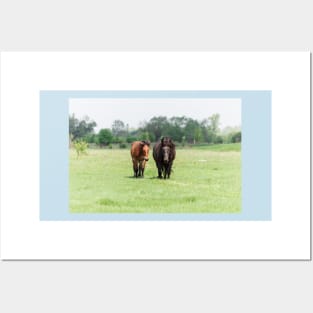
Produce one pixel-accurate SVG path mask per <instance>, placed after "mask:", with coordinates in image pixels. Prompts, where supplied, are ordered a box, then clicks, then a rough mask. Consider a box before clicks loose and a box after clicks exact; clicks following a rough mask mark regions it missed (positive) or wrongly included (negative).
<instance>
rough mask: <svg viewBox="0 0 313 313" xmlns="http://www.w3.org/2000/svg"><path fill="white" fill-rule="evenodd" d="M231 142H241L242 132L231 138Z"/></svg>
mask: <svg viewBox="0 0 313 313" xmlns="http://www.w3.org/2000/svg"><path fill="white" fill-rule="evenodd" d="M231 142H232V143H235V142H241V132H237V133H234V134H233V135H232V137H231Z"/></svg>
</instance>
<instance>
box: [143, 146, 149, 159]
mask: <svg viewBox="0 0 313 313" xmlns="http://www.w3.org/2000/svg"><path fill="white" fill-rule="evenodd" d="M142 154H143V159H144V160H145V161H147V162H148V161H149V146H148V145H146V144H145V145H144V146H143V147H142Z"/></svg>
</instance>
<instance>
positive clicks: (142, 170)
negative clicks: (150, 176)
mask: <svg viewBox="0 0 313 313" xmlns="http://www.w3.org/2000/svg"><path fill="white" fill-rule="evenodd" d="M145 167H146V161H145V160H143V161H141V162H140V166H139V168H140V169H141V177H143V173H144V171H145Z"/></svg>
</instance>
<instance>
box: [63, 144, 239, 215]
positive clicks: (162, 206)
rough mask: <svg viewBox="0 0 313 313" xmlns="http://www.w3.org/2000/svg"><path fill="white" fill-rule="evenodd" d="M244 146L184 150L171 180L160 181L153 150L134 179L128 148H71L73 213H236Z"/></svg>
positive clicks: (178, 152)
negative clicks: (79, 150)
mask: <svg viewBox="0 0 313 313" xmlns="http://www.w3.org/2000/svg"><path fill="white" fill-rule="evenodd" d="M240 154H241V153H240V144H228V145H226V144H225V145H223V144H221V145H213V146H199V147H193V148H188V147H187V148H179V149H177V151H176V160H175V161H174V166H173V173H172V176H171V178H170V179H169V180H164V179H158V178H156V176H157V169H156V166H155V163H154V160H153V157H152V151H151V152H150V160H149V162H148V163H147V166H146V170H145V177H144V178H137V179H136V178H133V170H132V162H131V157H130V152H129V150H128V149H112V150H109V149H89V150H88V155H83V156H81V157H79V158H77V157H76V153H75V151H74V150H70V152H69V156H70V165H69V167H70V173H69V175H70V177H69V180H70V211H71V212H73V213H236V212H240V210H241V156H240Z"/></svg>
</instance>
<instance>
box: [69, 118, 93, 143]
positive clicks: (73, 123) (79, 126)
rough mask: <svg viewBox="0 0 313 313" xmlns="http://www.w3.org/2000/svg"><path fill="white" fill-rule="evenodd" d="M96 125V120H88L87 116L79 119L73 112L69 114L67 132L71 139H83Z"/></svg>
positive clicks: (91, 132)
mask: <svg viewBox="0 0 313 313" xmlns="http://www.w3.org/2000/svg"><path fill="white" fill-rule="evenodd" d="M96 126H97V124H96V122H95V121H92V120H90V119H89V117H88V116H85V117H84V118H83V119H81V120H79V119H77V118H76V117H75V115H74V114H72V115H70V116H69V133H70V136H71V137H72V138H73V140H78V139H83V138H85V137H86V136H87V135H90V134H93V133H94V128H95V127H96Z"/></svg>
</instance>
